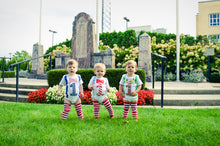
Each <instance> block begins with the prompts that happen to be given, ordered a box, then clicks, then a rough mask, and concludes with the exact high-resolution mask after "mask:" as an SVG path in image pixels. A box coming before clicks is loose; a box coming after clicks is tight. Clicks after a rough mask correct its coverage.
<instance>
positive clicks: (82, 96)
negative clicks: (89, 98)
mask: <svg viewBox="0 0 220 146" xmlns="http://www.w3.org/2000/svg"><path fill="white" fill-rule="evenodd" d="M80 93H81V98H84V93H83V85H82V84H81V85H80Z"/></svg>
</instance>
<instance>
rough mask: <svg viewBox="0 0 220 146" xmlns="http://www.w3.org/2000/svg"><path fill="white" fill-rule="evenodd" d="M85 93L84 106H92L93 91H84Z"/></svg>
mask: <svg viewBox="0 0 220 146" xmlns="http://www.w3.org/2000/svg"><path fill="white" fill-rule="evenodd" d="M83 93H84V98H83V99H82V100H81V101H82V103H84V104H92V98H91V97H92V94H91V90H88V91H86V90H84V91H83Z"/></svg>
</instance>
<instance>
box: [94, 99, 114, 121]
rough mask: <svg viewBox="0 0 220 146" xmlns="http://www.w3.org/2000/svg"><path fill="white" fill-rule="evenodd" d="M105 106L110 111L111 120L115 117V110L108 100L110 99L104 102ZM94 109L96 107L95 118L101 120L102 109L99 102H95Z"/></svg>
mask: <svg viewBox="0 0 220 146" xmlns="http://www.w3.org/2000/svg"><path fill="white" fill-rule="evenodd" d="M103 105H104V106H105V108H106V109H107V110H108V112H109V116H110V117H111V118H112V117H114V112H113V109H112V105H111V103H110V101H109V100H108V98H107V99H106V100H105V101H104V102H103ZM93 107H94V116H95V118H96V119H98V118H99V109H100V104H99V102H98V101H93Z"/></svg>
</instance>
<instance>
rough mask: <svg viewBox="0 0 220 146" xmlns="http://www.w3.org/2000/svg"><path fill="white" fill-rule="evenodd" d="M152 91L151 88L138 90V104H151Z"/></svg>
mask: <svg viewBox="0 0 220 146" xmlns="http://www.w3.org/2000/svg"><path fill="white" fill-rule="evenodd" d="M153 99H154V91H151V90H140V91H139V92H138V105H148V104H151V105H152V104H153Z"/></svg>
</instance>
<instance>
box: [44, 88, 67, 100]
mask: <svg viewBox="0 0 220 146" xmlns="http://www.w3.org/2000/svg"><path fill="white" fill-rule="evenodd" d="M57 91H58V85H56V86H53V87H50V88H49V89H48V90H47V92H46V101H47V102H48V103H63V101H64V97H65V91H66V87H65V86H63V87H62V89H61V91H60V92H61V96H60V97H59V96H57Z"/></svg>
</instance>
